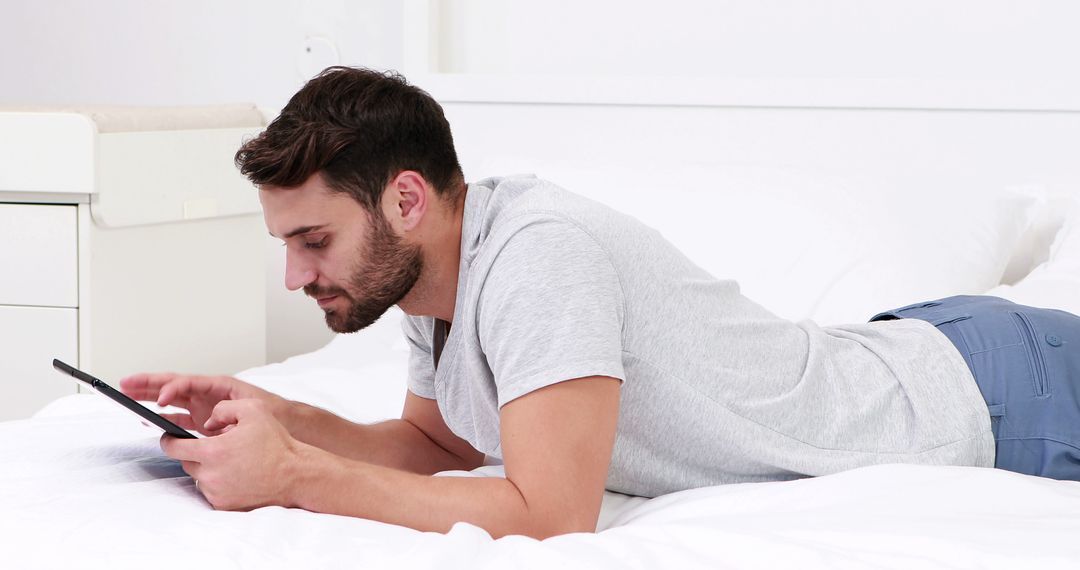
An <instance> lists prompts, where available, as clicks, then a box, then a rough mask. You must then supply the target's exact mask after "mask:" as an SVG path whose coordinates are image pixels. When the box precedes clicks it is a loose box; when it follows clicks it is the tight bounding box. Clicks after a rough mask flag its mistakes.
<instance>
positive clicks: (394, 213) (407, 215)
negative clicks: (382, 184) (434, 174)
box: [383, 170, 433, 232]
mask: <svg viewBox="0 0 1080 570" xmlns="http://www.w3.org/2000/svg"><path fill="white" fill-rule="evenodd" d="M432 190H433V189H432V187H431V185H430V184H428V182H427V180H424V177H423V176H421V175H420V173H419V172H416V171H414V170H402V171H401V172H399V173H398V175H397V176H395V177H394V178H393V179H392V180H391V181H390V184H389V185H388V186H387V187H386V190H385V191H384V192H383V213H384V214H386V219H387V220H389V221H390V225H391V226H392V227H393V228H394V229H396V230H398V231H402V232H407V231H410V230H413V229H415V228H416V227H417V226H418V225H420V221H421V220H423V219H424V214H425V213H427V207H428V200H429V199H430V198H431V197H432V196H431V192H432Z"/></svg>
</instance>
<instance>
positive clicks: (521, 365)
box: [477, 221, 625, 408]
mask: <svg viewBox="0 0 1080 570" xmlns="http://www.w3.org/2000/svg"><path fill="white" fill-rule="evenodd" d="M478 309H479V311H478V314H477V320H478V323H477V328H478V332H479V337H480V344H481V348H482V349H483V352H484V355H485V356H486V358H487V361H488V366H489V367H490V368H491V371H492V373H493V375H494V377H495V384H496V388H497V390H498V404H499V407H500V408H501V407H502V406H503V405H505V404H506V403H507V402H510V401H511V400H514V399H515V398H518V397H520V396H523V395H525V394H527V393H529V392H532V391H534V390H537V389H540V388H543V387H545V386H549V385H551V384H557V383H559V382H563V381H566V380H573V379H575V378H583V377H586V376H611V377H614V378H618V379H619V380H624V379H625V377H624V372H623V365H622V325H623V318H624V315H623V311H624V308H623V295H622V288H621V286H620V283H619V277H618V275H617V274H616V271H615V268H614V267H613V266H612V263H611V259H610V257H609V256H608V254H607V252H606V251H604V249H603V248H602V247H601V246H600V245H599V244H598V243H597V242H596V240H595V239H593V237H592V236H591V235H589V234H588V233H586V232H585V231H584V230H582V229H580V228H579V227H577V226H576V225H574V224H572V223H570V222H564V221H543V222H535V223H532V224H530V225H528V226H526V227H525V228H523V229H521V230H520V231H518V232H516V233H515V234H514V235H513V236H512V237H510V238H509V239H508V240H507V241H506V243H505V244H504V245H503V247H502V249H501V250H500V251H499V253H498V255H497V256H496V257H495V259H494V261H493V262H492V265H491V268H490V271H489V272H488V274H487V279H486V280H485V282H484V285H483V288H482V290H481V292H480V298H479V307H478Z"/></svg>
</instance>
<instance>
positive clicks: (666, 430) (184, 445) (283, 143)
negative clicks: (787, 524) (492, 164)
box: [121, 68, 1080, 538]
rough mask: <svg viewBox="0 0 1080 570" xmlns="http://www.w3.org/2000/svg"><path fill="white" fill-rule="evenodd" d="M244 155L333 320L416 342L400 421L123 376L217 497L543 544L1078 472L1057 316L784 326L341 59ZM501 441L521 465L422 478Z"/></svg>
mask: <svg viewBox="0 0 1080 570" xmlns="http://www.w3.org/2000/svg"><path fill="white" fill-rule="evenodd" d="M236 159H237V164H238V165H239V167H240V169H241V171H242V172H243V173H244V174H246V175H247V176H248V177H249V178H250V179H251V180H252V181H253V182H254V183H255V184H256V185H257V186H258V187H259V197H260V200H261V201H262V205H263V210H264V215H265V220H266V225H267V228H268V229H269V231H270V233H271V234H272V235H274V236H276V237H278V238H281V239H282V240H283V241H284V242H285V245H286V248H287V249H286V251H287V253H286V256H287V260H286V275H285V282H286V283H285V284H286V286H287V287H288V288H289V289H299V288H303V290H304V292H305V293H306V294H308V295H309V296H311V297H313V298H314V299H316V300H317V302H318V304H319V306H320V307H321V308H322V309H323V311H324V312H325V316H326V322H327V324H328V325H329V327H330V328H332V329H333V330H335V331H337V332H353V331H357V330H360V329H362V328H364V327H366V326H367V325H369V324H371V323H372V322H374V321H375V320H376V319H378V318H379V316H380V315H382V314H383V313H384V312H385V311H386V310H387V309H389V308H390V307H391V306H392V305H394V304H396V305H398V306H399V307H401V308H402V309H403V310H404V312H405V313H406V315H407V317H406V319H405V321H404V323H403V328H404V333H405V335H406V336H407V338H408V340H409V343H410V347H411V351H412V352H411V357H410V366H409V377H408V386H409V392H408V394H407V395H406V401H405V407H404V410H403V412H402V416H401V419H400V420H392V421H387V422H382V423H378V424H373V425H359V424H354V423H352V422H349V421H346V420H344V419H341V418H338V417H336V416H334V415H332V414H330V413H328V412H326V411H324V410H320V409H317V408H314V407H311V406H308V405H304V404H301V403H297V402H290V401H286V400H284V399H283V398H281V397H279V396H276V395H274V394H271V393H268V392H266V391H263V390H261V389H258V388H256V387H254V386H251V385H249V384H246V383H244V382H241V381H239V380H237V379H235V378H229V377H209V376H183V375H175V374H139V375H135V376H132V377H129V378H126V379H124V380H123V381H122V382H121V388H122V389H123V391H124V392H126V393H127V394H129V395H131V396H132V397H135V398H139V399H146V400H156V401H157V403H159V404H162V405H167V404H173V405H177V406H180V407H183V408H185V409H187V410H188V411H189V413H188V414H175V415H172V416H171V419H173V420H174V421H175V422H177V423H178V424H180V425H181V426H183V427H186V428H189V429H194V430H198V431H199V432H201V433H202V434H205V435H208V436H213V437H207V438H203V439H199V440H180V439H174V438H170V437H167V436H166V437H163V438H162V442H161V444H162V448H163V449H164V451H165V452H166V453H167V454H168V455H169V456H170V457H173V458H176V459H179V460H181V461H182V462H183V466H184V469H185V470H186V471H187V472H188V473H189V474H190V475H191V476H192V477H193V478H194V479H195V480H196V485H197V486H198V488H199V490H200V491H201V492H202V493H203V494H204V495H205V496H206V498H207V499H208V500H209V501H210V503H211V504H212V505H213V506H214V507H216V508H219V509H250V508H255V507H259V506H264V505H284V506H293V507H300V508H304V509H308V510H312V511H319V512H327V513H337V514H343V515H350V516H358V517H364V518H369V519H375V520H380V521H385V522H390V523H395V524H400V525H406V526H410V527H413V528H416V529H420V530H432V531H446V530H448V529H449V528H450V527H451V526H452V525H453V524H454V523H455V522H457V521H466V522H470V523H472V524H475V525H478V526H480V527H482V528H484V529H486V530H487V531H489V532H490V533H491V534H492V535H493V536H495V537H498V536H503V535H507V534H523V535H529V536H532V537H536V538H544V537H549V536H553V535H556V534H561V533H567V532H577V531H585V532H588V531H593V530H594V529H595V525H596V522H597V517H598V513H599V509H600V502H601V498H602V495H603V491H604V489H605V488H607V489H611V490H614V491H619V492H623V493H630V494H635V495H642V496H656V495H659V494H663V493H669V492H674V491H678V490H682V489H688V488H693V487H700V486H705V485H714V484H721V483H730V482H746V481H776V480H789V479H795V478H800V477H807V476H817V475H825V474H828V473H834V472H837V471H841V470H845V469H851V468H855V467H859V466H863V465H871V464H879V463H895V462H907V463H925V464H952V465H972V466H987V467H989V466H993V465H995V452H996V460H997V465H998V466H999V467H1003V468H1007V469H1012V470H1015V471H1021V472H1025V473H1032V474H1039V475H1046V476H1053V477H1058V478H1080V475H1078V473H1080V469H1078V467H1077V466H1078V465H1080V453H1078V452H1077V449H1076V447H1075V446H1076V445H1077V442H1080V434H1078V433H1077V431H1078V430H1077V426H1078V425H1080V422H1076V421H1075V418H1077V417H1078V408H1080V406H1078V405H1077V401H1078V400H1077V391H1078V385H1080V357H1078V355H1077V351H1076V348H1075V347H1077V346H1080V324H1078V323H1080V318H1077V317H1075V316H1073V315H1070V314H1068V313H1063V312H1061V311H1049V310H1042V309H1034V308H1031V307H1022V306H1019V305H1014V304H1012V303H1008V302H1007V301H1003V300H1001V299H996V298H992V297H952V298H949V299H943V300H940V301H937V302H931V303H920V304H918V305H913V306H910V307H904V308H900V309H897V310H895V311H889V312H886V313H882V314H880V315H878V316H877V317H876V318H875V319H874V321H873V322H869V323H864V324H856V325H846V326H834V327H824V328H823V327H819V326H817V325H816V324H814V323H812V322H809V321H803V322H800V323H792V322H789V321H785V320H783V319H780V318H777V317H775V316H774V315H772V314H771V313H769V312H768V311H766V310H765V309H763V308H761V307H760V306H758V305H756V304H754V303H753V302H751V301H750V300H748V299H746V298H745V297H743V296H742V295H740V293H739V289H738V286H737V285H736V284H735V283H734V282H733V281H728V280H718V279H716V278H714V277H712V276H710V275H708V274H707V273H706V272H704V271H703V270H701V269H700V268H698V267H697V266H695V265H694V264H693V263H692V262H691V261H690V260H688V259H687V258H686V257H684V256H683V255H681V254H680V253H679V252H678V251H677V250H675V249H674V248H673V247H672V246H671V245H670V244H668V243H667V242H665V241H664V240H663V239H662V238H661V237H660V235H659V234H658V233H656V232H655V231H653V230H651V229H649V228H647V227H645V226H643V225H642V224H640V223H639V222H637V221H636V220H634V219H632V218H629V217H627V216H623V215H621V214H619V213H617V212H614V211H612V210H610V209H608V208H605V207H604V206H602V205H600V204H597V203H594V202H591V201H588V200H585V199H583V198H581V197H578V196H575V195H573V194H571V193H569V192H566V191H564V190H561V189H559V188H556V187H554V186H552V185H551V184H548V183H546V182H543V181H541V180H538V179H535V178H532V177H515V178H493V179H487V180H483V181H481V182H478V183H475V184H470V185H466V184H465V182H464V179H463V175H462V172H461V168H460V167H459V165H458V161H457V156H456V153H455V150H454V146H453V140H452V137H451V133H450V128H449V125H448V124H447V122H446V119H445V118H444V117H443V114H442V109H441V108H440V107H439V105H438V104H437V103H435V101H433V100H432V99H431V98H430V97H429V96H427V94H426V93H424V92H423V91H420V90H419V89H416V88H415V87H412V86H409V85H408V84H407V83H405V81H404V80H403V79H402V78H401V77H399V76H396V75H392V74H380V73H376V72H373V71H369V70H358V69H349V68H331V69H329V70H327V71H325V72H324V73H323V74H321V75H320V76H319V77H317V78H315V79H313V80H312V81H310V82H309V83H308V84H307V85H306V86H305V87H304V88H303V89H302V90H301V91H300V92H298V93H297V94H296V95H295V96H294V97H293V98H292V99H291V100H290V101H289V104H288V105H287V106H286V107H285V108H284V109H283V110H282V112H281V115H280V116H279V117H278V118H277V119H275V120H274V121H273V122H272V123H271V125H270V126H269V127H268V128H267V129H266V131H265V132H264V133H262V134H261V135H260V136H259V137H257V138H256V139H254V140H252V141H250V142H248V143H247V144H245V145H244V146H243V148H241V149H240V151H239V152H238V153H237V156H236ZM656 199H657V200H662V199H664V197H663V195H662V194H661V193H659V192H658V195H657V197H656ZM688 207H689V206H688ZM735 246H737V245H734V244H733V247H735ZM1051 340H1053V342H1051ZM984 396H985V397H984ZM988 404H989V407H988ZM991 416H993V417H994V421H993V424H992V422H991ZM1051 420H1052V421H1051ZM995 436H997V440H998V441H997V443H996V444H995ZM995 446H996V449H995ZM486 456H491V457H493V458H497V459H501V460H502V461H503V463H504V465H505V469H506V477H505V478H454V477H431V476H430V475H432V474H434V473H437V472H440V471H446V470H454V469H464V470H470V469H474V468H476V467H479V466H480V465H482V464H483V463H484V460H485V457H486Z"/></svg>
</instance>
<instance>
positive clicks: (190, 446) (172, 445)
mask: <svg viewBox="0 0 1080 570" xmlns="http://www.w3.org/2000/svg"><path fill="white" fill-rule="evenodd" d="M206 441H208V440H203V439H181V438H178V437H173V436H171V435H169V434H163V435H162V436H161V450H162V451H164V452H165V455H168V456H169V457H171V458H173V459H179V460H180V461H199V460H200V458H201V457H202V454H201V447H202V445H203V444H204V442H206Z"/></svg>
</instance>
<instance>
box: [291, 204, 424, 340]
mask: <svg viewBox="0 0 1080 570" xmlns="http://www.w3.org/2000/svg"><path fill="white" fill-rule="evenodd" d="M369 219H371V221H372V226H371V235H369V236H368V238H369V239H368V240H367V243H368V245H367V247H365V248H363V249H362V251H361V252H360V253H361V255H360V260H361V261H360V263H359V265H358V267H357V268H356V269H355V270H354V271H353V274H352V277H350V279H349V284H350V285H351V288H352V291H353V292H354V293H355V294H354V293H350V292H347V291H342V290H340V289H337V290H334V289H329V290H324V289H318V288H315V287H310V286H309V287H304V292H305V293H307V294H308V295H309V296H311V297H316V298H317V297H326V296H328V295H333V294H337V295H340V296H342V297H344V298H345V299H347V300H348V301H349V308H348V309H347V310H346V311H345V312H342V313H339V312H337V311H334V310H327V311H326V326H327V327H329V328H330V330H332V331H334V332H337V333H351V332H356V331H358V330H360V329H363V328H366V327H367V326H369V325H371V324H372V323H374V322H375V321H377V320H379V317H381V316H383V314H385V313H386V311H388V310H390V307H392V306H394V305H396V304H397V303H398V301H401V299H402V298H403V297H405V295H406V294H407V293H408V292H409V291H410V290H412V288H413V285H415V284H416V281H417V279H419V278H420V272H421V270H422V269H423V267H424V263H423V257H422V255H421V253H420V246H418V245H407V244H404V243H402V240H401V238H399V237H398V236H397V235H396V234H395V233H394V231H393V230H392V229H391V228H390V224H388V223H387V222H386V219H385V218H383V217H382V215H381V214H379V213H375V214H372V215H370V216H369Z"/></svg>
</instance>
